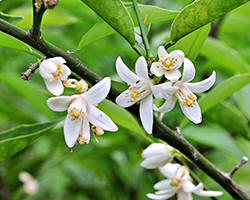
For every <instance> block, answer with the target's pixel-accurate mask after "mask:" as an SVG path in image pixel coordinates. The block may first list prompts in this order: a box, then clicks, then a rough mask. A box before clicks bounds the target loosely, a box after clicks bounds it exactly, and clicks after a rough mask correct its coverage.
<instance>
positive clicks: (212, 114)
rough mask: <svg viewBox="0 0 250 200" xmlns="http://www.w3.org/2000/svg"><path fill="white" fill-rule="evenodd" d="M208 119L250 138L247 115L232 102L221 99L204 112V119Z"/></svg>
mask: <svg viewBox="0 0 250 200" xmlns="http://www.w3.org/2000/svg"><path fill="white" fill-rule="evenodd" d="M206 119H208V120H209V121H211V122H216V123H218V124H219V125H220V126H223V127H224V128H225V129H226V130H228V131H230V132H233V133H236V134H238V135H241V136H243V137H246V138H248V139H249V138H250V129H249V128H248V121H247V119H246V117H245V116H244V115H243V114H242V112H240V111H239V110H238V109H237V108H236V107H234V106H233V105H232V104H230V103H228V102H226V101H221V102H220V103H218V104H216V105H215V106H214V107H213V108H211V109H209V110H208V111H207V112H205V113H204V114H203V120H206Z"/></svg>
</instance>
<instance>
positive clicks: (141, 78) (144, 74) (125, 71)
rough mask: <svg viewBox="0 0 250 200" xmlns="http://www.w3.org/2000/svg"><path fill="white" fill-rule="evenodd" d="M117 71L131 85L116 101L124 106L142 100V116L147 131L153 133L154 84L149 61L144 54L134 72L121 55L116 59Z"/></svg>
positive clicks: (137, 62)
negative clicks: (148, 67)
mask: <svg viewBox="0 0 250 200" xmlns="http://www.w3.org/2000/svg"><path fill="white" fill-rule="evenodd" d="M116 71H117V73H118V75H119V76H120V77H121V79H122V80H123V81H125V82H126V83H128V85H129V86H130V87H129V88H128V90H126V91H124V92H122V93H121V94H120V95H119V96H118V97H117V98H116V103H117V104H118V105H119V106H120V107H123V108H126V107H129V106H131V105H133V104H135V103H136V102H137V101H140V118H141V122H142V125H143V127H144V129H145V130H146V132H147V133H152V128H153V95H152V90H151V86H152V85H153V84H152V83H151V81H150V79H149V77H148V69H147V62H146V60H145V58H144V57H143V56H141V57H139V58H138V60H137V61H136V64H135V71H136V73H137V74H134V73H133V72H132V71H131V70H130V69H129V68H128V67H127V66H126V65H125V64H124V63H123V61H122V59H121V58H120V57H118V58H117V60H116Z"/></svg>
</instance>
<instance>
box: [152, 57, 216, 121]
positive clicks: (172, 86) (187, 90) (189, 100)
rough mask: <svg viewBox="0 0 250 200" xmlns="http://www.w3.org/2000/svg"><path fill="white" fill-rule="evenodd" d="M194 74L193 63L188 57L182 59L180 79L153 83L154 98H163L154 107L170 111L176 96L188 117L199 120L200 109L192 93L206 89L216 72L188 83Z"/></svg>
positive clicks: (211, 82) (210, 85)
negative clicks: (203, 78) (162, 101)
mask: <svg viewBox="0 0 250 200" xmlns="http://www.w3.org/2000/svg"><path fill="white" fill-rule="evenodd" d="M194 76H195V68H194V65H193V63H192V62H191V61H190V60H189V59H188V58H185V59H184V69H183V75H182V79H181V80H180V81H176V82H166V83H163V84H159V85H155V86H153V87H152V91H153V93H154V95H155V97H156V98H158V99H161V98H165V99H166V101H165V103H164V104H163V105H162V106H161V107H160V108H155V110H156V111H159V112H163V113H165V112H169V111H171V110H172V109H173V108H174V106H175V102H176V97H177V99H178V100H179V103H180V107H181V109H182V111H183V113H184V114H185V115H186V117H187V118H188V119H190V120H191V121H193V122H194V123H196V124H198V123H200V122H201V110H200V107H199V105H198V103H197V101H196V99H197V98H196V96H195V95H194V94H193V92H195V93H200V92H204V91H206V90H208V89H209V88H210V87H212V85H213V84H214V82H215V77H216V73H215V71H213V73H212V75H211V76H210V77H209V78H207V79H205V80H203V81H200V82H197V83H189V82H190V81H191V80H193V78H194Z"/></svg>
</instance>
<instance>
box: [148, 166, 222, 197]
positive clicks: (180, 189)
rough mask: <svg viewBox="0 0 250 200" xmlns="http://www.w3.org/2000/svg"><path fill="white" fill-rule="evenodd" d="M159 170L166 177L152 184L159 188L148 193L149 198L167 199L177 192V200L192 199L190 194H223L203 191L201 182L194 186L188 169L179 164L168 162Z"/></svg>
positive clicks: (208, 195) (205, 195) (207, 195)
mask: <svg viewBox="0 0 250 200" xmlns="http://www.w3.org/2000/svg"><path fill="white" fill-rule="evenodd" d="M159 170H160V172H161V173H162V174H163V175H164V176H165V177H167V178H168V179H165V180H162V181H160V182H158V183H156V184H155V185H154V189H156V190H159V191H157V192H155V194H151V193H148V194H147V197H148V198H150V199H162V200H163V199H169V198H171V197H172V196H174V195H175V194H176V193H177V199H178V200H192V199H193V197H192V194H191V193H194V194H196V195H199V196H204V197H212V196H220V195H222V194H223V192H221V191H205V190H203V184H202V183H199V184H198V185H197V186H195V185H194V184H193V183H192V182H191V177H190V175H189V171H188V169H187V168H186V167H185V166H181V165H180V164H172V163H168V164H166V165H165V166H163V167H161V168H159Z"/></svg>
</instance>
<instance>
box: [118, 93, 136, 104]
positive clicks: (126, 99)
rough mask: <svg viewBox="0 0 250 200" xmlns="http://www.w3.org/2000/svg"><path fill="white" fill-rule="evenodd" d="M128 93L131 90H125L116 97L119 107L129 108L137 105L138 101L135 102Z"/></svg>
mask: <svg viewBox="0 0 250 200" xmlns="http://www.w3.org/2000/svg"><path fill="white" fill-rule="evenodd" d="M128 92H129V90H125V91H124V92H122V93H121V94H120V95H119V96H118V97H116V99H115V102H116V103H117V105H118V106H120V107H122V108H127V107H129V106H131V105H133V104H135V103H136V101H134V99H133V98H132V97H131V96H130V95H128Z"/></svg>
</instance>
